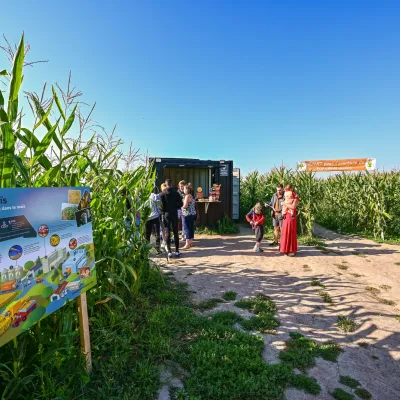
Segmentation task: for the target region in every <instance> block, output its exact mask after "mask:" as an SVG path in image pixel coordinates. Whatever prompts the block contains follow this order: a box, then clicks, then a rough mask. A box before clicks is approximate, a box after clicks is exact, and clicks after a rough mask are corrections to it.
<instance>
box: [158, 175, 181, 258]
mask: <svg viewBox="0 0 400 400" xmlns="http://www.w3.org/2000/svg"><path fill="white" fill-rule="evenodd" d="M165 184H166V185H167V188H166V189H165V190H164V191H163V192H162V193H161V195H160V200H161V209H162V212H163V215H164V224H165V229H166V230H167V250H168V257H172V252H171V230H172V232H173V233H174V240H175V256H176V257H179V256H180V255H181V253H180V252H179V233H178V210H180V209H181V208H182V206H183V201H182V197H181V195H180V194H179V193H178V191H177V190H176V189H174V188H173V186H172V180H171V179H167V180H166V181H165Z"/></svg>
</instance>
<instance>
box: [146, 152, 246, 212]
mask: <svg viewBox="0 0 400 400" xmlns="http://www.w3.org/2000/svg"><path fill="white" fill-rule="evenodd" d="M149 161H150V163H153V164H154V168H155V171H156V185H157V187H158V188H160V186H161V184H162V183H163V182H165V180H166V179H172V181H173V183H174V185H175V186H177V185H178V183H179V181H181V180H184V181H185V182H186V183H188V182H190V183H191V184H192V185H193V186H194V189H195V190H196V189H197V188H198V187H201V188H202V189H203V194H204V197H205V198H208V196H209V190H210V188H211V187H212V185H213V184H219V185H221V194H220V201H221V203H222V204H221V206H222V213H223V215H225V216H227V217H229V218H231V219H236V218H238V216H237V212H236V209H235V210H234V207H233V205H234V204H235V206H236V204H239V190H238V187H237V189H236V188H235V190H234V184H233V182H234V168H233V161H225V160H218V161H212V160H199V159H190V158H163V157H154V158H150V159H149ZM236 170H237V171H236ZM238 171H239V170H238V169H235V175H237V174H238Z"/></svg>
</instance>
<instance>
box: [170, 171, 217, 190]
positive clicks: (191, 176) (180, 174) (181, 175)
mask: <svg viewBox="0 0 400 400" xmlns="http://www.w3.org/2000/svg"><path fill="white" fill-rule="evenodd" d="M163 178H164V180H165V179H172V180H173V182H174V184H175V185H178V183H179V181H182V180H184V181H185V182H186V183H189V182H190V183H191V184H192V185H193V187H194V189H195V190H196V189H197V188H198V187H201V188H202V189H203V193H204V196H205V197H208V195H209V189H210V184H211V182H210V175H209V169H208V168H198V167H196V168H190V167H165V168H164V177H163Z"/></svg>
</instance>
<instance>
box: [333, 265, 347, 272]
mask: <svg viewBox="0 0 400 400" xmlns="http://www.w3.org/2000/svg"><path fill="white" fill-rule="evenodd" d="M334 265H335V267H338V268H339V269H341V270H343V271H347V270H348V269H349V267H348V266H347V265H344V264H334Z"/></svg>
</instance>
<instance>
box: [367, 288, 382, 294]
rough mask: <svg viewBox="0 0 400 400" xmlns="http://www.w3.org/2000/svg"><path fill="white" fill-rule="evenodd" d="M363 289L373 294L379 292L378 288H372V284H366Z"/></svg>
mask: <svg viewBox="0 0 400 400" xmlns="http://www.w3.org/2000/svg"><path fill="white" fill-rule="evenodd" d="M365 290H366V291H367V292H370V293H372V294H374V295H377V294H379V293H380V292H381V291H380V290H379V289H377V288H374V287H372V286H367V287H366V288H365Z"/></svg>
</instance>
